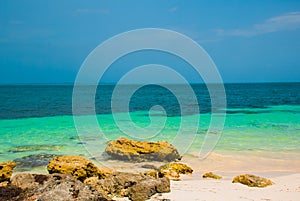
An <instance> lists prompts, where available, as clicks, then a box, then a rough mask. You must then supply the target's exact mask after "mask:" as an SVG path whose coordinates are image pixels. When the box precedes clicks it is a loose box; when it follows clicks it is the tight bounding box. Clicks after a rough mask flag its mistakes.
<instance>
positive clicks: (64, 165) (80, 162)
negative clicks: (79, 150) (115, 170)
mask: <svg viewBox="0 0 300 201" xmlns="http://www.w3.org/2000/svg"><path fill="white" fill-rule="evenodd" d="M47 169H48V172H49V173H50V174H53V173H62V174H71V175H72V176H73V177H74V178H76V179H79V180H81V181H84V180H85V179H86V178H88V177H95V176H96V177H99V178H105V177H106V176H107V175H109V174H111V171H110V170H108V169H100V168H98V167H97V166H96V165H94V164H93V163H92V162H91V161H89V160H87V159H85V158H82V157H80V156H56V157H54V158H53V159H52V160H51V161H50V162H49V164H48V166H47Z"/></svg>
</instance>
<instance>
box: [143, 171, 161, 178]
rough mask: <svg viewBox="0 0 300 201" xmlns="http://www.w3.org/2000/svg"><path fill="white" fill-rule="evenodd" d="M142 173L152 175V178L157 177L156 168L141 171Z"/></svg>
mask: <svg viewBox="0 0 300 201" xmlns="http://www.w3.org/2000/svg"><path fill="white" fill-rule="evenodd" d="M142 174H143V175H146V176H149V177H152V178H154V179H157V178H158V171H157V170H148V171H145V172H143V173H142Z"/></svg>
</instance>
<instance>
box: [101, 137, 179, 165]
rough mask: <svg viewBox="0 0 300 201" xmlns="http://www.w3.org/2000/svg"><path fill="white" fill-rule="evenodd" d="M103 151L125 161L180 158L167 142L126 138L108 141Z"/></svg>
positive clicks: (173, 159) (172, 159)
mask: <svg viewBox="0 0 300 201" xmlns="http://www.w3.org/2000/svg"><path fill="white" fill-rule="evenodd" d="M105 152H106V153H107V154H108V155H109V156H111V157H112V158H113V159H117V160H126V161H138V162H142V161H168V162H170V161H175V160H180V159H181V156H180V155H179V153H178V151H177V149H176V148H175V147H174V146H173V145H172V144H170V143H168V142H147V141H144V142H142V141H133V140H130V139H126V138H119V139H118V140H115V141H110V142H109V143H108V144H107V146H106V148H105Z"/></svg>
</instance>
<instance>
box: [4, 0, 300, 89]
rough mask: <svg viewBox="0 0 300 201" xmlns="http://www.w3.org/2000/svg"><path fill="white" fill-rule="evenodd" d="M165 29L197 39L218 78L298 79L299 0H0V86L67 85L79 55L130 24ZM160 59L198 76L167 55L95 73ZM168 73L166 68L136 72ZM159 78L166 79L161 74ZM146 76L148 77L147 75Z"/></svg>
mask: <svg viewBox="0 0 300 201" xmlns="http://www.w3.org/2000/svg"><path fill="white" fill-rule="evenodd" d="M150 27H151V28H162V29H170V30H173V31H176V32H179V33H182V34H184V35H186V36H188V37H190V38H191V39H193V40H194V41H196V42H197V43H198V44H199V45H200V46H202V47H203V48H204V49H205V51H206V52H207V53H208V54H209V55H210V57H211V58H212V60H213V61H214V63H215V64H216V66H217V68H218V70H219V73H220V75H221V77H222V79H223V81H224V82H225V83H247V82H300V1H296V0H294V1H293V0H287V1H279V0H273V1H271V0H267V1H218V2H217V1H201V0H200V1H197V0H192V1H187V2H185V1H175V0H174V1H171V0H167V1H138V0H135V1H132V0H128V1H114V0H113V1H103V0H97V1H96V0H94V1H89V2H88V3H87V2H86V1H82V0H80V1H70V0H63V1H38V0H29V1H16V0H2V1H0V28H1V31H0V85H1V84H62V83H69V84H72V83H74V81H75V78H76V75H77V73H78V71H79V69H80V66H81V65H82V63H83V61H84V60H85V58H86V57H87V56H88V55H89V54H90V52H91V51H92V50H93V49H94V48H96V47H97V46H98V45H99V44H101V43H102V42H104V41H105V40H107V39H109V38H111V37H113V36H115V35H117V34H120V33H122V32H126V31H130V30H133V29H142V28H150ZM146 64H161V65H165V66H168V67H170V68H172V69H174V70H175V71H177V72H178V73H179V74H180V75H182V76H183V77H184V78H185V79H186V80H187V81H188V82H190V83H201V82H202V79H201V77H200V76H199V75H197V74H196V73H195V71H194V70H193V69H192V68H191V67H189V66H188V64H187V63H186V62H184V61H182V60H180V59H178V58H175V56H174V55H171V54H166V53H162V52H155V51H145V52H140V53H139V52H137V53H134V54H131V55H126V56H124V57H122V58H120V59H119V60H118V61H116V62H115V63H113V64H112V66H111V68H110V69H109V70H108V71H107V72H106V73H105V74H104V76H103V77H102V79H101V82H102V83H116V82H117V81H118V80H119V79H120V78H121V77H122V75H124V74H126V72H128V71H130V70H132V69H134V68H135V67H137V66H139V65H146ZM137 75H138V76H135V77H133V78H132V79H130V81H132V80H133V82H137V83H142V82H143V81H145V82H147V81H148V79H149V76H150V75H151V76H152V77H156V75H157V78H159V79H157V80H160V81H161V80H168V81H166V83H172V82H173V81H174V80H176V79H175V78H174V79H173V78H172V76H171V75H170V74H168V73H164V72H162V73H160V72H158V71H153V74H151V73H140V74H137ZM164 77H166V78H167V79H163V78H164ZM150 81H151V80H150Z"/></svg>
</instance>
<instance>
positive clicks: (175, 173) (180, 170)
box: [158, 162, 193, 181]
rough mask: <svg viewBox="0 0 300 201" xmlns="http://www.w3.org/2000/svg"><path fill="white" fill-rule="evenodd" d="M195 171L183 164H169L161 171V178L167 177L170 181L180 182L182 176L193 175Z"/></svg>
mask: <svg viewBox="0 0 300 201" xmlns="http://www.w3.org/2000/svg"><path fill="white" fill-rule="evenodd" d="M192 173H193V169H192V168H190V167H189V166H187V165H186V164H183V163H177V162H176V163H169V164H167V165H164V166H162V167H161V168H160V170H159V173H158V175H159V177H167V178H169V179H170V180H175V181H178V180H180V174H192Z"/></svg>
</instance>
